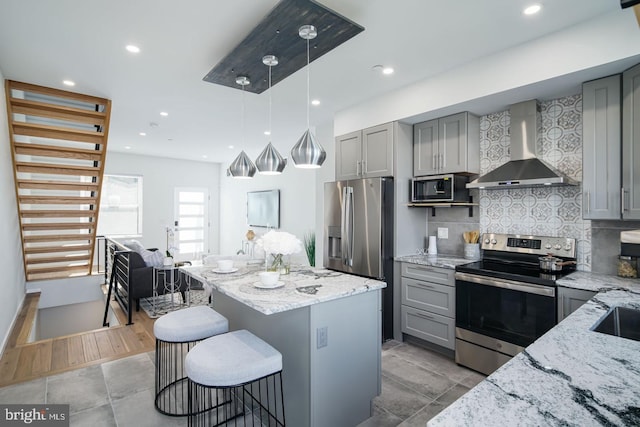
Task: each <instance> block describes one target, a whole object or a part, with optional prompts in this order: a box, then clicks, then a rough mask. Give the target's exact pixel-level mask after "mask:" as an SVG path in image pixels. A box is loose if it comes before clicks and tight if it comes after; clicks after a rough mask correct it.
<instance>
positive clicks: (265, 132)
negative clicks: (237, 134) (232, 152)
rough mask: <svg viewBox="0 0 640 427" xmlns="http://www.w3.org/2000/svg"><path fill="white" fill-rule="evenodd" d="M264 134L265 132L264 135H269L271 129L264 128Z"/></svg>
mask: <svg viewBox="0 0 640 427" xmlns="http://www.w3.org/2000/svg"><path fill="white" fill-rule="evenodd" d="M264 134H265V135H267V136H269V135H271V131H269V130H265V131H264ZM229 148H231V146H229Z"/></svg>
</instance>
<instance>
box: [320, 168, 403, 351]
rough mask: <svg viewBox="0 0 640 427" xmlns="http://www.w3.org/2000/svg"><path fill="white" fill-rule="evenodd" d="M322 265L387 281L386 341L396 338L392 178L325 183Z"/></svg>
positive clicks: (384, 307)
mask: <svg viewBox="0 0 640 427" xmlns="http://www.w3.org/2000/svg"><path fill="white" fill-rule="evenodd" d="M323 259H324V266H325V267H326V268H329V269H332V270H338V271H343V272H345V273H351V274H356V275H359V276H365V277H372V278H375V279H380V280H384V281H386V283H387V287H386V288H385V289H384V290H383V291H382V339H383V341H384V340H387V339H391V338H393V178H363V179H355V180H348V181H336V182H326V183H325V184H324V257H323Z"/></svg>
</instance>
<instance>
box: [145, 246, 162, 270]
mask: <svg viewBox="0 0 640 427" xmlns="http://www.w3.org/2000/svg"><path fill="white" fill-rule="evenodd" d="M140 256H141V257H142V259H143V260H144V263H145V264H146V265H147V267H162V265H163V263H164V255H162V252H160V251H149V250H146V249H142V252H140Z"/></svg>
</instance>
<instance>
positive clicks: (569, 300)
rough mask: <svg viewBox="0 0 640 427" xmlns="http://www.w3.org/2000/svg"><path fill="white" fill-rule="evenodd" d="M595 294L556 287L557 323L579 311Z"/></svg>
mask: <svg viewBox="0 0 640 427" xmlns="http://www.w3.org/2000/svg"><path fill="white" fill-rule="evenodd" d="M595 294H596V292H592V291H585V290H582V289H573V288H565V287H562V286H558V322H560V321H562V320H563V319H564V318H566V317H567V316H568V315H570V314H571V313H573V312H574V311H576V310H577V309H579V308H580V307H581V306H582V304H584V303H585V302H587V301H589V300H590V299H591V298H593V296H594V295H595Z"/></svg>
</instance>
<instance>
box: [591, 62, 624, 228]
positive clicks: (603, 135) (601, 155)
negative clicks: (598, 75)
mask: <svg viewBox="0 0 640 427" xmlns="http://www.w3.org/2000/svg"><path fill="white" fill-rule="evenodd" d="M620 85H621V81H620V75H619V74H616V75H614V76H609V77H605V78H602V79H597V80H592V81H589V82H585V83H584V84H583V85H582V114H583V120H582V135H583V141H582V191H583V194H582V197H583V202H582V217H583V218H584V219H620V214H621V211H620V178H621V177H620V173H619V172H618V171H619V170H620V142H621V129H620V120H621V109H620V87H621V86H620Z"/></svg>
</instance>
